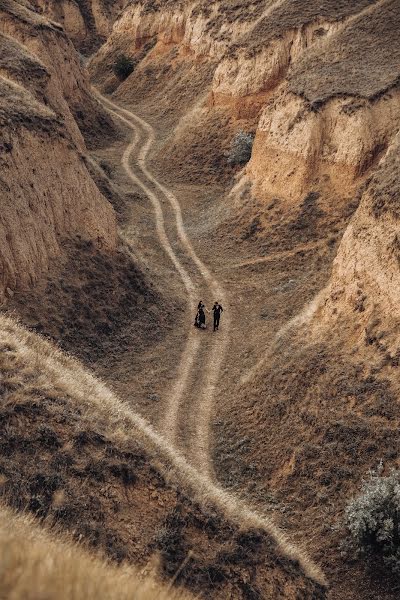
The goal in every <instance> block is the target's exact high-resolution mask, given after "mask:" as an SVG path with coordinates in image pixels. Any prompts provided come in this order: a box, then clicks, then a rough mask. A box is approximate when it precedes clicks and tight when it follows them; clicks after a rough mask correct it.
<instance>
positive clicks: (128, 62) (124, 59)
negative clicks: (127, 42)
mask: <svg viewBox="0 0 400 600" xmlns="http://www.w3.org/2000/svg"><path fill="white" fill-rule="evenodd" d="M134 68H135V63H134V62H133V60H132V59H131V58H129V57H128V56H125V55H124V54H120V56H118V58H117V60H116V61H115V63H114V67H113V71H114V73H115V75H116V76H117V77H118V79H121V81H123V80H124V79H126V78H127V77H129V75H130V74H131V73H133V70H134Z"/></svg>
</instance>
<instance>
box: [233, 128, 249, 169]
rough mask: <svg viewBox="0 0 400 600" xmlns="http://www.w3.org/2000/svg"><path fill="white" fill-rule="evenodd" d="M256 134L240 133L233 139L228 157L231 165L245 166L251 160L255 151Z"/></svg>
mask: <svg viewBox="0 0 400 600" xmlns="http://www.w3.org/2000/svg"><path fill="white" fill-rule="evenodd" d="M253 143H254V134H253V133H245V132H244V131H239V132H238V133H237V134H236V135H235V137H234V138H233V141H232V144H231V149H230V152H229V156H228V163H229V164H230V165H245V164H246V163H248V162H249V160H250V158H251V152H252V150H253Z"/></svg>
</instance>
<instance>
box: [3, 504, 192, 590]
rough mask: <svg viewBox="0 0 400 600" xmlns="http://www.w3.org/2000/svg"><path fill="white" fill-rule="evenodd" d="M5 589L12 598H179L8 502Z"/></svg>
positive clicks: (4, 516)
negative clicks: (40, 523) (13, 508)
mask: <svg viewBox="0 0 400 600" xmlns="http://www.w3.org/2000/svg"><path fill="white" fill-rule="evenodd" d="M0 589H1V594H2V597H4V598H8V599H10V600H11V599H12V600H37V599H38V598H43V599H46V600H56V599H57V600H73V599H76V598H84V599H85V600H125V599H126V600H128V599H129V600H131V599H132V598H135V599H137V600H152V599H154V598H158V599H159V600H167V599H169V600H173V599H175V600H177V599H178V596H177V595H176V594H175V593H173V592H171V591H167V590H166V589H165V588H163V587H161V585H159V584H157V583H155V582H154V581H152V580H150V579H149V578H144V580H143V578H142V579H141V578H140V577H139V575H138V574H137V572H136V571H135V570H134V569H133V568H131V567H127V566H123V567H116V566H115V565H111V564H110V563H107V562H105V561H102V560H101V559H100V558H97V557H94V556H91V555H90V554H88V553H87V552H85V551H84V550H83V549H82V548H79V547H78V546H75V545H73V544H72V543H71V542H70V541H67V539H64V538H62V537H61V536H60V535H58V537H57V540H56V539H55V538H54V535H53V536H52V535H50V533H48V532H47V531H46V530H45V529H44V528H43V527H39V526H38V524H37V523H35V522H34V520H33V519H32V518H30V517H29V516H27V515H23V516H21V515H20V516H17V515H16V514H14V513H13V512H11V511H10V510H9V509H7V508H5V507H2V506H0ZM179 598H183V596H180V595H179ZM185 598H188V596H186V595H185Z"/></svg>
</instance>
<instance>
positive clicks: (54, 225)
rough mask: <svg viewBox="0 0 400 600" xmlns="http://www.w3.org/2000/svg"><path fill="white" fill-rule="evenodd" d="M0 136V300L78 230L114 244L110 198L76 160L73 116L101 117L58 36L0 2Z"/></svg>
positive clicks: (79, 152)
mask: <svg viewBox="0 0 400 600" xmlns="http://www.w3.org/2000/svg"><path fill="white" fill-rule="evenodd" d="M0 23H1V25H0V47H1V49H2V52H1V56H0V77H1V93H0V123H1V131H2V140H1V145H0V160H1V179H0V187H1V191H2V194H1V213H0V249H1V250H0V252H1V254H0V265H1V276H0V298H1V299H2V300H3V299H4V297H5V296H6V295H11V294H13V292H14V291H15V290H21V289H24V288H25V287H27V286H30V285H32V284H33V283H34V282H35V281H36V280H37V279H38V278H39V277H40V276H41V275H42V274H43V273H44V272H45V271H46V269H47V268H48V266H49V264H50V262H51V260H52V258H54V257H55V256H60V255H62V253H63V249H62V244H63V240H65V239H69V238H74V237H76V236H80V237H81V238H83V239H89V240H92V241H93V243H94V244H95V245H96V246H97V247H98V248H104V249H105V250H113V249H115V247H116V244H117V235H116V221H115V215H114V211H113V209H112V207H111V205H110V204H109V203H108V202H107V201H106V200H105V198H104V197H103V196H102V195H101V194H100V192H99V190H98V188H97V187H96V185H95V184H94V182H93V180H92V178H91V176H90V174H89V171H88V169H87V168H86V164H85V160H84V154H83V153H84V152H85V142H84V139H83V137H82V134H81V131H80V129H79V127H78V125H77V122H76V120H75V118H74V114H75V113H81V115H82V118H83V119H87V120H88V122H89V123H90V122H92V123H101V121H102V119H103V118H104V120H105V123H107V119H106V118H105V117H104V115H103V113H102V111H101V109H100V108H99V107H98V105H97V103H96V101H94V100H93V99H92V98H91V96H90V92H89V86H88V82H87V79H86V77H85V75H84V73H83V71H82V70H81V68H80V65H79V60H78V57H77V56H76V53H75V50H74V49H73V47H72V45H71V43H70V42H69V41H68V39H67V38H66V36H65V34H64V33H63V32H62V31H61V30H60V29H59V27H58V26H57V25H54V24H52V23H50V22H49V21H47V20H46V19H45V18H43V17H41V16H39V15H37V14H35V13H33V12H32V11H30V10H29V9H28V8H26V7H25V6H23V5H21V4H19V3H16V2H11V1H9V0H2V2H0Z"/></svg>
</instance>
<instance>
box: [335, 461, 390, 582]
mask: <svg viewBox="0 0 400 600" xmlns="http://www.w3.org/2000/svg"><path fill="white" fill-rule="evenodd" d="M382 469H383V467H382V464H380V465H379V467H378V468H377V469H376V470H375V471H370V472H369V478H368V479H366V480H364V482H363V485H362V490H361V493H360V495H359V496H357V497H356V498H354V499H353V500H351V502H350V503H349V504H348V506H347V508H346V512H345V522H346V527H347V529H348V530H349V532H350V535H351V538H352V546H353V547H354V550H355V551H356V553H357V554H358V555H363V556H367V557H370V558H373V559H375V560H377V559H378V560H380V561H382V562H383V564H384V565H385V566H386V567H388V568H389V569H391V570H392V571H393V572H394V573H395V574H397V575H399V574H400V471H398V470H397V471H396V470H393V471H392V472H391V473H390V475H387V476H382Z"/></svg>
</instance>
